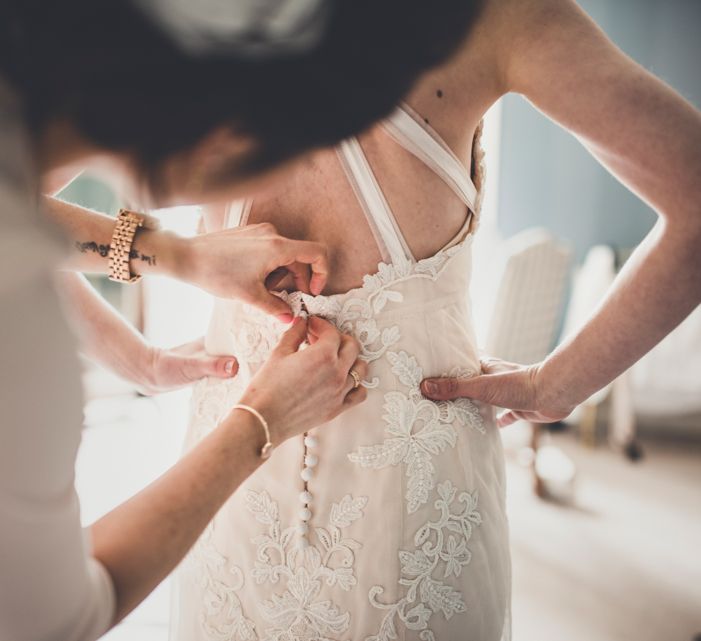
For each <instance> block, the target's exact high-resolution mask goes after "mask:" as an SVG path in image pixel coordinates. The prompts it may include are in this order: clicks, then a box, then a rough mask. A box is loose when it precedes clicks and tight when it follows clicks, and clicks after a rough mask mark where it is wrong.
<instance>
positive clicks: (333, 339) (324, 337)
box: [307, 316, 343, 353]
mask: <svg viewBox="0 0 701 641" xmlns="http://www.w3.org/2000/svg"><path fill="white" fill-rule="evenodd" d="M307 333H308V336H309V344H310V345H314V344H315V343H317V342H318V341H324V342H325V343H326V344H328V346H329V348H331V347H332V346H335V347H336V352H337V353H338V350H339V348H340V347H341V340H342V338H343V334H341V333H340V332H339V331H338V329H336V326H335V325H333V324H331V323H329V321H326V320H324V319H323V318H320V317H319V316H310V317H309V319H308V321H307Z"/></svg>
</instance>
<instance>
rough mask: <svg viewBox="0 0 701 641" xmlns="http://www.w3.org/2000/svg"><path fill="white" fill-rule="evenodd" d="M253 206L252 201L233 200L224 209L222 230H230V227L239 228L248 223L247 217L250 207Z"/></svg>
mask: <svg viewBox="0 0 701 641" xmlns="http://www.w3.org/2000/svg"><path fill="white" fill-rule="evenodd" d="M252 206H253V200H251V199H248V198H247V199H243V200H234V201H233V202H231V203H229V206H228V207H227V208H226V215H225V218H224V229H231V228H232V227H240V226H241V225H245V224H246V222H247V221H248V215H249V214H250V213H251V207H252Z"/></svg>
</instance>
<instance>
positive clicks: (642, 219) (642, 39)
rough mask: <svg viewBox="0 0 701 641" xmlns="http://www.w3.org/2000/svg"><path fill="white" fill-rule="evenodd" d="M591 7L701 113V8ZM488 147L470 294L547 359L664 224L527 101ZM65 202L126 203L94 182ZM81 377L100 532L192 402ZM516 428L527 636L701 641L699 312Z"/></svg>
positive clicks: (490, 341)
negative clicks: (596, 385)
mask: <svg viewBox="0 0 701 641" xmlns="http://www.w3.org/2000/svg"><path fill="white" fill-rule="evenodd" d="M580 4H581V5H582V6H583V8H584V9H585V10H586V11H587V12H588V13H589V14H590V15H591V16H592V17H593V18H594V19H595V20H596V21H597V22H598V23H599V25H601V26H602V28H603V29H604V30H605V31H606V32H607V33H608V34H609V36H610V37H612V38H613V40H614V41H615V42H616V43H617V44H618V45H619V46H621V47H622V48H623V49H624V50H625V51H626V52H627V53H628V54H630V55H631V56H632V57H633V58H635V59H636V60H637V61H638V62H640V63H641V64H643V65H644V66H645V67H646V68H648V69H650V70H651V71H652V72H654V73H655V74H657V75H658V76H660V77H661V78H662V79H664V80H665V81H666V82H668V83H669V84H670V85H672V86H673V87H674V88H675V89H676V90H678V91H679V92H681V93H682V94H683V95H684V96H685V97H686V98H687V99H689V100H690V101H691V102H692V103H693V104H695V105H696V106H697V107H701V74H699V71H698V65H699V63H700V62H701V1H699V0H664V1H662V0H615V1H613V0H580ZM484 146H485V148H486V151H487V169H488V178H487V196H486V200H485V204H484V210H483V215H482V223H481V227H480V230H479V236H478V238H477V242H476V243H475V268H474V277H473V288H472V297H473V303H474V313H475V320H476V323H477V327H478V332H479V337H480V342H481V344H482V345H483V346H484V349H485V351H486V352H487V353H490V354H492V355H496V356H499V357H501V358H505V359H508V360H513V361H516V362H522V363H529V362H535V361H538V360H540V359H542V358H543V357H544V356H545V355H546V354H547V353H548V352H549V351H550V350H551V349H552V348H553V347H554V346H556V345H557V343H558V341H560V340H562V337H563V336H565V335H567V334H568V333H569V332H571V331H573V330H574V329H576V327H577V326H578V325H579V324H580V323H581V322H583V320H584V319H585V318H586V316H587V315H588V314H589V313H590V312H591V311H592V310H593V309H594V307H595V306H596V305H597V304H598V302H599V300H600V299H601V297H602V295H603V293H604V292H605V291H606V289H607V287H608V286H609V284H610V283H611V281H612V279H613V278H614V277H615V275H616V272H617V271H618V270H619V269H620V267H621V266H622V265H623V264H624V263H625V260H626V259H627V257H628V255H629V254H630V252H631V250H632V249H633V248H634V247H635V246H636V245H637V244H638V243H639V242H640V241H641V240H642V238H643V237H644V236H645V235H646V234H647V233H648V232H649V230H650V229H651V228H652V226H653V224H654V222H655V215H654V213H653V212H652V211H650V210H649V208H648V207H646V206H645V205H644V204H643V203H641V202H640V201H639V200H638V199H637V198H636V197H635V196H633V195H632V194H630V193H629V192H628V191H627V190H626V189H625V188H623V187H622V186H621V185H620V184H619V183H618V182H617V181H616V180H615V179H613V178H612V177H610V176H609V175H608V174H607V173H606V171H605V170H604V169H602V168H601V167H600V166H599V165H598V164H597V163H596V161H594V160H593V159H592V158H591V157H590V156H589V154H588V153H587V152H586V151H585V150H584V149H583V148H582V147H581V145H580V144H579V143H578V142H577V141H576V140H575V139H574V138H573V137H571V136H569V135H568V134H566V133H564V132H562V131H561V130H560V129H559V128H558V127H557V126H556V125H554V124H553V123H551V122H550V121H548V120H547V119H546V118H545V117H543V116H542V115H541V114H539V113H538V112H537V111H536V110H535V109H533V108H532V107H531V106H530V105H529V104H528V103H527V102H526V101H525V100H523V99H521V98H520V97H517V96H508V97H506V98H505V99H503V100H501V101H500V102H499V103H498V104H497V105H495V107H494V108H493V109H492V110H491V111H490V113H489V114H488V117H487V119H486V126H485V135H484ZM61 198H63V199H65V200H69V201H73V202H77V203H79V204H82V205H85V206H89V207H92V208H94V209H97V210H100V211H108V212H111V213H115V212H116V210H117V208H118V207H119V202H118V200H117V198H116V197H115V195H114V194H113V193H112V192H111V191H110V190H109V189H108V188H107V187H106V186H105V185H103V184H101V183H99V182H98V181H96V180H95V179H93V178H91V177H89V176H83V177H81V178H79V179H78V180H76V181H75V182H74V183H72V184H71V185H70V186H69V187H68V188H67V189H66V190H64V192H62V194H61ZM158 214H159V217H160V218H161V220H162V223H163V226H164V227H168V228H171V229H174V230H176V231H178V232H179V233H182V234H194V233H195V230H196V227H197V222H198V218H199V213H198V211H197V210H196V209H195V208H178V209H177V210H175V211H174V210H169V211H162V212H158ZM91 281H92V283H93V285H94V286H95V287H96V288H97V289H98V290H99V291H100V292H101V293H102V294H103V295H104V296H105V297H106V298H107V299H108V300H109V301H110V302H111V303H112V304H113V305H115V307H117V308H118V309H119V310H120V311H121V312H122V313H123V314H124V315H125V316H127V318H129V319H130V321H131V322H133V323H134V325H135V326H136V327H137V328H138V329H139V330H141V331H143V332H144V333H145V334H146V336H147V337H148V338H149V340H151V341H152V342H154V343H156V344H158V345H162V346H167V347H171V346H174V345H177V344H179V343H182V342H185V341H187V340H190V339H192V338H195V337H197V336H200V335H202V334H203V333H204V332H205V330H206V325H207V320H208V316H209V313H210V310H211V301H210V299H209V297H208V296H207V295H205V294H203V293H201V292H199V291H197V290H195V289H193V288H190V287H187V286H185V285H182V284H181V283H176V282H173V281H169V280H167V279H160V278H152V279H146V282H143V281H142V282H141V283H139V284H138V285H135V286H129V287H122V286H120V285H118V284H115V283H112V282H110V281H108V280H107V279H106V278H102V277H97V278H91ZM85 385H86V394H87V405H86V430H85V433H84V439H83V445H82V448H81V453H80V457H79V461H78V466H77V478H78V488H79V493H80V495H81V499H82V505H83V520H84V522H85V523H90V522H92V521H94V520H95V519H96V518H98V517H99V516H100V515H102V514H103V513H105V512H106V511H108V510H109V509H111V508H112V507H113V506H114V505H116V504H117V503H119V502H121V501H122V500H124V499H126V498H127V497H129V496H130V495H132V494H133V493H135V492H137V491H138V490H139V489H140V488H141V487H143V486H144V485H145V484H147V483H148V482H149V481H151V480H153V479H154V478H155V477H156V476H158V475H159V474H160V473H161V472H162V471H163V470H164V469H165V468H166V467H167V466H169V465H170V464H171V463H172V462H173V461H175V459H176V458H177V456H178V452H179V449H180V444H181V440H182V436H183V431H184V427H185V422H186V419H187V413H188V398H189V392H188V391H187V390H185V391H182V392H175V393H170V394H164V395H161V396H158V397H152V398H144V397H140V396H138V395H137V394H136V393H135V391H134V390H133V389H132V388H131V387H130V386H129V385H128V384H125V383H124V382H122V381H120V380H118V379H116V378H115V377H113V376H112V375H110V374H109V373H107V372H105V371H103V370H100V369H99V368H98V367H97V366H95V365H94V364H91V363H88V362H86V366H85ZM502 436H503V440H504V444H505V448H506V454H507V462H508V475H509V490H508V502H509V516H510V522H511V537H512V551H513V575H514V593H513V631H514V634H513V638H514V641H561V640H563V639H567V641H580V640H581V641H585V640H586V641H592V640H597V641H692V640H695V641H699V640H701V308H700V309H697V311H696V312H695V313H694V314H692V316H691V317H690V318H689V319H688V320H687V321H686V322H685V323H683V325H682V326H680V327H679V328H678V329H677V330H675V332H673V333H672V334H671V335H670V336H669V337H668V338H667V339H666V340H665V341H664V342H663V343H662V344H661V345H660V346H658V347H657V348H656V349H655V350H654V351H653V352H652V353H651V354H650V355H648V356H647V357H645V358H644V359H643V360H642V361H641V362H640V363H638V364H637V365H635V366H634V367H633V368H632V369H631V370H630V371H628V372H626V373H625V374H624V375H623V376H621V377H620V378H619V379H618V380H617V381H616V382H615V383H614V384H612V385H611V386H610V387H609V388H608V389H606V390H603V391H602V392H600V393H598V394H596V395H595V396H594V397H593V398H591V399H589V401H587V402H586V403H585V404H583V405H582V406H581V407H580V408H578V410H577V412H575V414H574V415H573V416H572V417H571V418H570V419H568V421H567V423H566V424H558V425H554V426H548V427H547V428H538V427H535V426H532V425H528V424H525V423H521V424H517V425H515V426H512V427H510V428H507V429H506V430H503V432H502ZM168 590H169V585H168V581H166V582H164V584H163V585H162V586H161V587H160V588H159V589H158V590H157V591H156V592H155V593H154V595H153V596H152V597H150V598H149V599H148V600H147V601H146V602H145V603H144V604H143V605H142V606H141V607H140V608H139V609H138V610H137V611H135V612H134V613H133V614H132V615H131V616H130V617H129V618H128V619H127V620H126V621H125V622H124V623H123V624H121V625H120V626H119V627H118V628H116V629H115V630H114V631H112V632H111V633H110V634H108V635H107V637H106V639H108V640H110V641H126V640H129V641H142V640H143V641H146V640H148V641H152V640H153V641H164V640H165V639H167V637H168V632H167V621H168V610H169V592H168ZM442 641H443V640H442ZM445 641H453V640H445Z"/></svg>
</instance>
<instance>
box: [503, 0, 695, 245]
mask: <svg viewBox="0 0 701 641" xmlns="http://www.w3.org/2000/svg"><path fill="white" fill-rule="evenodd" d="M580 4H581V6H582V7H583V8H584V9H585V11H587V12H588V13H589V14H590V15H591V16H592V17H593V18H594V20H596V21H597V22H598V23H599V25H601V27H602V28H603V29H604V31H606V32H607V33H608V35H609V36H610V37H611V38H612V39H613V40H614V42H616V43H617V44H618V45H619V46H620V47H621V48H622V49H623V50H624V51H625V52H626V53H628V54H629V55H631V56H632V57H633V58H635V59H636V60H637V61H638V62H640V63H641V64H642V65H644V66H645V67H646V68H648V69H650V70H651V71H652V72H653V73H655V74H657V75H658V76H660V77H661V78H662V79H664V80H665V81H666V82H668V83H669V84H670V85H671V86H672V87H674V88H675V89H677V90H678V91H680V92H681V93H682V94H683V95H684V96H685V97H686V98H687V99H689V100H690V101H691V102H693V103H694V104H695V105H696V106H701V0H581V1H580ZM502 114H503V129H502V137H501V150H500V153H501V168H500V176H499V178H500V180H499V215H498V219H499V228H500V230H501V232H502V233H503V234H504V236H506V237H508V236H511V235H512V234H514V233H516V232H518V231H520V230H522V229H524V228H526V227H531V226H534V225H537V226H545V227H547V228H549V229H550V230H552V231H553V233H554V234H556V235H557V236H558V237H560V238H563V239H566V240H567V241H569V242H570V243H571V244H572V246H573V247H574V249H575V251H576V253H577V257H578V258H580V259H581V257H582V256H583V255H584V253H586V251H587V249H588V248H589V247H591V246H592V245H594V244H599V243H607V244H611V245H614V246H617V247H631V246H633V245H635V244H637V243H638V242H639V241H640V240H641V239H642V238H643V237H644V236H645V234H646V233H647V232H648V230H649V229H650V228H651V226H652V224H653V223H654V220H655V215H654V214H653V213H652V212H651V211H650V209H649V208H648V207H646V206H645V205H644V204H643V203H641V202H640V201H639V200H638V199H637V198H636V197H635V196H633V195H631V194H630V193H629V192H628V191H627V190H626V189H625V188H624V187H622V186H621V185H620V184H619V183H618V182H617V181H616V180H615V179H613V178H611V176H609V175H608V174H607V173H606V171H605V170H604V169H602V168H601V167H600V166H599V164H598V163H597V162H596V161H595V160H593V159H592V158H591V156H589V154H588V153H587V152H586V151H585V150H584V149H583V148H582V147H581V146H580V145H579V143H578V142H577V141H576V140H574V139H573V138H572V137H571V136H570V135H569V134H567V133H565V132H563V131H562V130H561V129H559V128H558V127H557V126H556V125H554V124H553V123H552V122H550V121H549V120H547V119H546V118H545V117H544V116H542V115H541V114H540V113H538V112H537V111H536V110H535V109H533V107H531V106H530V105H529V104H528V103H527V102H526V101H525V100H523V99H522V98H520V97H518V96H507V97H506V98H505V99H504V105H503V111H502Z"/></svg>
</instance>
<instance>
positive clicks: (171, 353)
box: [139, 338, 239, 394]
mask: <svg viewBox="0 0 701 641" xmlns="http://www.w3.org/2000/svg"><path fill="white" fill-rule="evenodd" d="M141 371H142V372H144V375H143V377H142V382H141V384H140V385H139V391H141V392H142V393H144V394H157V393H159V392H167V391H170V390H174V389H178V388H180V387H185V386H186V385H191V384H192V383H195V382H197V381H199V380H200V379H201V378H204V377H205V376H213V377H215V378H233V377H234V376H236V374H237V373H238V371H239V364H238V361H237V360H236V358H234V357H233V356H212V355H210V354H208V353H207V352H206V351H205V349H204V339H203V338H199V339H197V340H194V341H191V342H189V343H185V344H184V345H180V346H179V347H173V348H170V349H166V348H159V347H153V346H150V345H149V346H148V347H147V349H146V351H145V362H144V367H143V368H142V370H141Z"/></svg>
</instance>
